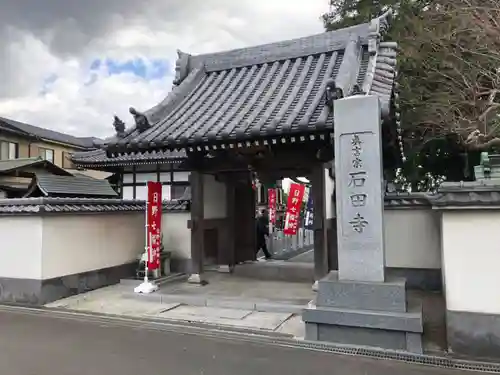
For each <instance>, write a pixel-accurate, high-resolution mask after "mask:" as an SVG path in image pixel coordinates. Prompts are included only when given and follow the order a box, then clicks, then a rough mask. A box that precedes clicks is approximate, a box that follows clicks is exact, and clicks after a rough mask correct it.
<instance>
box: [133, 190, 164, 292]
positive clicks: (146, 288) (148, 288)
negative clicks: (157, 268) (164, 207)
mask: <svg viewBox="0 0 500 375" xmlns="http://www.w3.org/2000/svg"><path fill="white" fill-rule="evenodd" d="M148 200H149V185H148V199H146V205H145V210H144V211H145V215H144V218H145V220H144V222H145V225H144V227H145V230H146V234H145V236H144V238H145V246H144V249H145V250H146V261H145V262H144V281H143V282H142V283H141V284H140V285H138V286H137V287H135V288H134V292H135V293H151V292H154V291H156V290H157V289H158V286H157V285H155V284H152V283H150V282H149V276H148V273H149V267H148V262H149V257H150V255H151V254H150V249H149V248H150V246H148V244H149V245H150V244H151V241H150V237H149V236H150V233H149V220H148V207H149V202H148ZM148 240H149V241H148Z"/></svg>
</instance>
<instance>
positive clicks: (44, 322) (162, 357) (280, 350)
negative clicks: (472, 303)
mask: <svg viewBox="0 0 500 375" xmlns="http://www.w3.org/2000/svg"><path fill="white" fill-rule="evenodd" d="M403 373H404V374H405V375H414V374H429V375H438V374H439V375H445V374H457V375H458V374H467V372H465V371H460V370H444V369H439V368H435V367H430V366H420V365H410V364H405V363H401V362H396V361H383V360H372V359H367V358H361V357H351V356H339V355H334V354H329V353H324V352H317V351H310V350H306V349H297V348H287V347H280V346H275V345H271V344H262V343H252V342H248V341H245V340H243V339H242V340H239V339H231V340H229V339H228V338H227V337H210V336H208V335H193V334H185V333H179V332H172V331H165V330H164V328H159V327H158V326H153V327H151V326H150V325H148V326H144V324H143V323H141V324H137V323H126V322H120V321H116V320H113V319H108V318H103V319H93V318H88V317H85V316H83V317H81V316H70V315H59V314H53V313H39V312H32V311H31V312H30V311H26V310H17V311H12V310H11V311H4V310H3V309H2V308H0V374H5V375H102V374H106V375H140V374H145V375H146V374H147V375H156V374H158V375H160V374H161V375H174V374H175V375H197V374H203V375H256V374H258V375H264V374H287V375H293V374H297V375H298V374H300V375H306V374H314V375H321V374H336V375H337V374H347V375H358V374H370V375H379V374H380V375H387V374H403ZM471 374H472V373H471Z"/></svg>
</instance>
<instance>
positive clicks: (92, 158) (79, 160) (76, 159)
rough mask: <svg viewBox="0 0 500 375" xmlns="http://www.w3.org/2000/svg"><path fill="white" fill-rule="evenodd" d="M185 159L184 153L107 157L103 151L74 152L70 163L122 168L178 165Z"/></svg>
mask: <svg viewBox="0 0 500 375" xmlns="http://www.w3.org/2000/svg"><path fill="white" fill-rule="evenodd" d="M185 158H186V153H185V152H184V151H146V152H142V153H131V154H124V155H116V156H114V157H111V156H108V155H107V154H106V151H104V150H93V151H84V152H75V153H73V154H72V155H71V161H72V162H73V163H74V164H76V165H78V166H123V165H132V164H133V165H138V164H153V163H154V164H156V163H158V162H161V163H165V164H173V163H180V162H182V161H183V160H184V159H185Z"/></svg>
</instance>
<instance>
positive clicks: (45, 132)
mask: <svg viewBox="0 0 500 375" xmlns="http://www.w3.org/2000/svg"><path fill="white" fill-rule="evenodd" d="M0 129H2V130H5V131H12V132H14V133H18V134H21V135H28V136H33V137H37V138H41V139H43V140H47V141H53V142H59V143H64V144H68V145H72V146H76V147H79V148H87V149H92V148H95V146H94V142H96V141H100V140H99V139H98V138H94V137H74V136H72V135H69V134H64V133H60V132H56V131H54V130H49V129H44V128H40V127H38V126H33V125H29V124H25V123H23V122H19V121H15V120H11V119H8V118H4V117H0Z"/></svg>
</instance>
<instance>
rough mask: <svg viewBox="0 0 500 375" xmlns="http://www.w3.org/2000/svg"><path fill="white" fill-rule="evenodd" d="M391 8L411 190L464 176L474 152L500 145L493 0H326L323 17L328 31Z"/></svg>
mask: <svg viewBox="0 0 500 375" xmlns="http://www.w3.org/2000/svg"><path fill="white" fill-rule="evenodd" d="M388 7H391V8H393V9H394V10H395V15H396V17H395V19H394V20H393V23H392V26H391V28H390V30H389V33H388V35H387V39H389V40H395V41H397V42H398V44H399V47H400V53H399V57H398V68H399V69H398V70H399V76H398V84H399V98H400V100H399V103H400V112H401V121H402V127H403V136H404V143H405V149H406V153H407V156H408V160H407V162H406V163H405V164H404V165H402V167H403V175H404V177H405V179H406V180H409V181H410V182H411V183H412V188H413V189H419V190H420V189H424V190H425V189H429V188H432V185H433V183H432V182H430V181H432V180H435V177H436V176H437V177H442V176H444V177H445V178H447V179H448V180H462V179H470V178H471V177H472V173H471V170H472V166H473V165H474V164H475V163H477V160H478V158H479V156H478V153H479V152H480V151H483V150H492V149H495V148H498V146H500V121H499V110H500V94H499V92H500V75H499V72H500V70H499V67H500V0H434V1H432V2H431V1H427V0H379V1H376V0H331V12H329V13H327V14H324V15H323V16H322V19H323V22H324V24H325V28H326V29H327V30H335V29H338V28H342V27H346V26H351V25H354V24H358V23H361V22H368V21H369V20H370V19H371V18H373V17H376V16H378V15H380V14H381V13H382V12H384V11H385V10H387V8H388ZM385 125H387V126H386V127H385V133H384V141H385V142H384V144H385V148H384V159H385V160H384V162H385V167H386V168H387V169H389V170H391V169H392V170H393V169H395V168H397V167H401V165H399V164H398V163H397V161H396V159H397V157H396V156H395V155H397V152H396V151H394V150H395V148H396V146H395V142H394V136H395V135H394V133H393V129H394V128H395V127H394V126H393V125H394V124H385Z"/></svg>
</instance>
